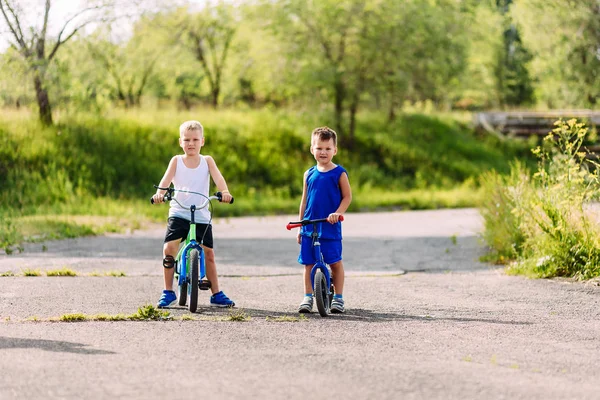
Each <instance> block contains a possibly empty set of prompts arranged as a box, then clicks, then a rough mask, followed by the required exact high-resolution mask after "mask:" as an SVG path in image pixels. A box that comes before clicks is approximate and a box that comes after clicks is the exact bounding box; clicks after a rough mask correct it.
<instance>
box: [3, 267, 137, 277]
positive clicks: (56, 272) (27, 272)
mask: <svg viewBox="0 0 600 400" xmlns="http://www.w3.org/2000/svg"><path fill="white" fill-rule="evenodd" d="M82 275H86V274H80V273H79V272H77V271H75V270H73V269H71V268H67V267H63V268H60V269H53V270H47V271H46V276H49V277H55V276H82ZM11 276H19V274H15V273H14V272H13V271H5V272H2V273H0V277H11ZM22 276H42V272H41V271H40V270H39V269H24V270H22ZM87 276H94V277H119V278H120V277H126V276H127V274H126V273H125V271H118V270H110V271H92V272H90V273H89V274H87Z"/></svg>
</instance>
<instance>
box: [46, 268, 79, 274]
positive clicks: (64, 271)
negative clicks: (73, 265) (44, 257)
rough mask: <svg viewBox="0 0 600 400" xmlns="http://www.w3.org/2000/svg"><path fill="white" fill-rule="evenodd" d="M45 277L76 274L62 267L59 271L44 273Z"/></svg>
mask: <svg viewBox="0 0 600 400" xmlns="http://www.w3.org/2000/svg"><path fill="white" fill-rule="evenodd" d="M46 276H77V272H76V271H73V270H72V269H70V268H67V267H64V268H61V269H55V270H50V271H46Z"/></svg>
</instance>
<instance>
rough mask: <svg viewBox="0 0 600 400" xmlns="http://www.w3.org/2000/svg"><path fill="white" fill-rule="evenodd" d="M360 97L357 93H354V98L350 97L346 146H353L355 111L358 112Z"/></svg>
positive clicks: (351, 147)
mask: <svg viewBox="0 0 600 400" xmlns="http://www.w3.org/2000/svg"><path fill="white" fill-rule="evenodd" d="M359 98H360V94H359V93H355V94H354V98H353V99H352V104H351V105H350V128H349V129H348V136H347V139H346V142H347V143H346V146H345V147H346V148H348V149H353V148H354V139H355V135H354V134H355V132H356V113H357V112H358V101H359Z"/></svg>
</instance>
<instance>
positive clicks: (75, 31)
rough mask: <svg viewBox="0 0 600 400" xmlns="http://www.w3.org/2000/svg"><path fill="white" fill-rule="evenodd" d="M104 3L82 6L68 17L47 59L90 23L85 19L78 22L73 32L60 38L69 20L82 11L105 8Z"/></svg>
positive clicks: (52, 56) (50, 58) (51, 57)
mask: <svg viewBox="0 0 600 400" xmlns="http://www.w3.org/2000/svg"><path fill="white" fill-rule="evenodd" d="M105 7H106V5H99V6H95V7H88V8H84V9H83V10H80V11H79V12H77V13H75V14H74V15H73V16H72V17H71V18H69V19H68V20H67V21H66V22H65V23H64V25H63V27H62V29H61V30H60V32H59V33H58V36H57V38H56V43H55V44H54V48H53V49H52V51H51V52H50V55H49V56H48V60H52V59H53V58H54V56H55V55H56V52H57V51H58V48H59V47H60V46H61V45H62V44H63V43H65V42H67V41H68V40H69V39H71V38H72V37H73V36H75V34H76V33H77V32H78V31H79V30H80V29H81V28H83V27H84V26H86V25H87V24H89V23H91V22H92V21H91V20H89V21H85V22H83V23H82V24H80V25H79V26H77V27H76V28H74V29H73V32H71V33H70V34H69V36H67V37H66V38H64V39H61V38H62V35H63V33H65V30H66V29H67V26H68V25H69V24H70V23H71V21H73V20H74V19H75V18H77V17H79V16H80V15H82V14H83V13H86V12H88V11H92V10H100V9H102V8H105Z"/></svg>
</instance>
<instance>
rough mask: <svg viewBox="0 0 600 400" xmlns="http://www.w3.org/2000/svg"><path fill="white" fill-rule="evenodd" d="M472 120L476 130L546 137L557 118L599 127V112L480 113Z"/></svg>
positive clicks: (519, 135) (509, 134)
mask: <svg viewBox="0 0 600 400" xmlns="http://www.w3.org/2000/svg"><path fill="white" fill-rule="evenodd" d="M473 118H474V123H475V127H476V128H477V129H478V130H484V131H488V132H494V133H500V134H502V135H508V136H516V137H529V136H532V135H538V136H546V135H547V134H548V132H550V131H551V130H552V129H554V128H555V126H554V122H556V120H558V119H559V118H562V119H563V120H569V119H571V118H576V119H578V120H580V121H582V122H585V123H586V124H587V125H588V127H590V128H595V127H598V126H600V111H591V110H574V111H569V110H565V111H560V110H556V111H547V112H519V111H511V112H481V113H477V114H475V115H474V117H473Z"/></svg>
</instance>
